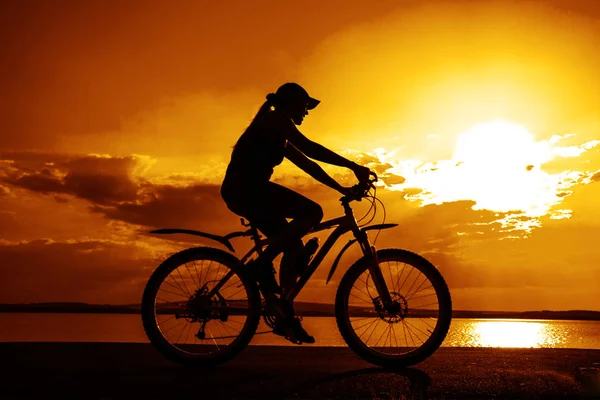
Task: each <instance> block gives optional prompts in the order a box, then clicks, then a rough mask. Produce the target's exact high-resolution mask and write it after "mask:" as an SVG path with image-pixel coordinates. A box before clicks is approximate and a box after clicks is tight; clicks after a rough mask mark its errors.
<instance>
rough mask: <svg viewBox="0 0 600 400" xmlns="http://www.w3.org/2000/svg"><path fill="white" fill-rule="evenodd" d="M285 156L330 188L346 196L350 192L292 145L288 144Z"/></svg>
mask: <svg viewBox="0 0 600 400" xmlns="http://www.w3.org/2000/svg"><path fill="white" fill-rule="evenodd" d="M284 154H285V156H286V157H287V159H288V160H290V161H291V162H293V163H294V164H296V166H298V168H300V169H301V170H303V171H304V172H306V173H307V174H309V175H310V176H312V177H313V178H315V179H316V180H318V181H319V182H321V183H322V184H324V185H327V186H329V187H330V188H332V189H334V190H337V191H338V192H340V193H342V194H346V192H347V190H348V189H347V188H345V187H343V186H342V185H340V184H339V183H337V182H336V181H335V179H333V178H332V177H331V176H329V175H328V174H327V172H325V171H324V170H323V168H321V166H320V165H319V164H317V163H316V162H314V161H312V160H311V159H309V158H308V157H306V156H305V155H304V154H303V153H302V152H301V151H300V150H298V149H297V148H296V147H295V146H294V145H293V144H292V143H290V142H287V144H286V146H285V152H284Z"/></svg>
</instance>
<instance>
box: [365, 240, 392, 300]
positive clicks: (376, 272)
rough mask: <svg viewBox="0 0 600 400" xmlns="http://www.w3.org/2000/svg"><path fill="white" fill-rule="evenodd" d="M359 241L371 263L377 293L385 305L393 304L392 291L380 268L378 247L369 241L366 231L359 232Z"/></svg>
mask: <svg viewBox="0 0 600 400" xmlns="http://www.w3.org/2000/svg"><path fill="white" fill-rule="evenodd" d="M357 239H358V243H359V244H360V247H361V248H362V251H363V254H364V255H365V256H366V257H367V260H368V263H369V273H370V274H371V278H372V279H373V283H374V284H375V289H377V293H378V294H379V298H380V299H381V301H382V303H383V305H384V307H386V308H387V306H391V305H392V296H391V295H390V291H389V289H388V287H387V284H386V283H385V278H384V277H383V273H382V272H381V268H379V259H378V257H377V249H376V248H375V246H372V245H371V244H370V243H369V238H368V237H367V234H366V233H365V232H362V231H361V232H360V233H357Z"/></svg>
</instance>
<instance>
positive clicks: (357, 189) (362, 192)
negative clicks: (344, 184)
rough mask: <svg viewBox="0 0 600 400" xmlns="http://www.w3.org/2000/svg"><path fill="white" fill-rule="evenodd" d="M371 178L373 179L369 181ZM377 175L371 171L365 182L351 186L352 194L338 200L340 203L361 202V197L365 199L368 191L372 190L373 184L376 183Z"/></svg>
mask: <svg viewBox="0 0 600 400" xmlns="http://www.w3.org/2000/svg"><path fill="white" fill-rule="evenodd" d="M371 177H373V179H371ZM377 180H378V178H377V174H376V173H375V172H373V171H371V172H370V173H369V178H368V179H367V180H366V181H363V182H359V183H358V184H356V185H354V186H352V187H351V188H350V189H351V190H352V193H351V194H349V195H345V196H343V197H342V198H341V199H340V200H341V201H342V202H344V201H346V202H351V201H361V200H362V198H363V197H367V193H369V190H371V189H374V188H375V185H374V183H375V182H377Z"/></svg>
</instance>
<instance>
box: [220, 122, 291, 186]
mask: <svg viewBox="0 0 600 400" xmlns="http://www.w3.org/2000/svg"><path fill="white" fill-rule="evenodd" d="M277 118H280V117H279V116H277V115H275V112H272V111H271V112H269V113H268V114H266V115H265V116H264V117H263V118H262V119H261V120H259V121H255V124H254V125H253V126H252V127H250V128H249V129H248V130H247V131H246V132H244V133H243V134H242V136H240V138H239V140H238V142H237V143H236V145H235V147H234V150H233V152H232V153H231V160H230V162H229V165H228V166H227V171H226V173H225V179H224V181H223V186H224V187H227V188H228V189H230V190H229V191H230V192H231V191H232V190H233V191H235V192H238V193H239V192H240V191H243V190H245V189H252V188H253V187H254V189H256V187H255V186H256V185H257V184H258V185H260V184H262V183H266V182H268V181H269V180H270V179H271V176H272V175H273V169H274V167H276V166H277V165H279V164H281V162H282V161H283V158H284V149H285V145H286V142H287V140H286V139H285V137H284V134H283V132H281V128H279V129H278V126H279V127H281V124H280V121H277ZM290 122H291V121H290ZM240 194H241V193H240Z"/></svg>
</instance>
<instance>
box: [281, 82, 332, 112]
mask: <svg viewBox="0 0 600 400" xmlns="http://www.w3.org/2000/svg"><path fill="white" fill-rule="evenodd" d="M275 94H276V95H277V98H278V99H281V100H283V101H306V105H307V106H306V108H307V109H309V110H312V109H314V108H315V107H316V106H318V105H319V103H320V102H321V101H320V100H317V99H315V98H312V97H310V96H309V94H308V92H307V91H306V90H305V89H304V88H303V87H302V86H300V85H299V84H297V83H295V82H287V83H284V84H283V85H281V86H279V89H277V92H276V93H275Z"/></svg>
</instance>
